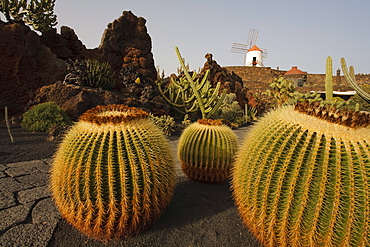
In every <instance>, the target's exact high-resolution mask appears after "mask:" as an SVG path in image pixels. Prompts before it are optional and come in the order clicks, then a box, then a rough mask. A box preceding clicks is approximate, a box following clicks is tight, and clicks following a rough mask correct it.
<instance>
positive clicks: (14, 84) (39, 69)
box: [0, 21, 66, 116]
mask: <svg viewBox="0 0 370 247" xmlns="http://www.w3.org/2000/svg"><path fill="white" fill-rule="evenodd" d="M0 54H1V55H0V79H1V83H0V109H4V107H5V106H7V107H8V109H9V115H10V116H12V115H17V114H18V115H19V114H22V113H23V112H24V111H25V109H26V108H27V106H29V104H30V103H31V100H32V99H33V97H34V94H35V91H36V90H37V89H38V88H40V87H42V86H44V85H48V84H51V83H54V82H55V81H57V80H61V79H62V78H64V75H65V71H66V66H65V63H64V61H62V60H60V59H58V58H57V56H56V55H55V54H54V53H52V52H51V51H50V49H49V48H48V47H46V46H45V45H43V44H42V43H41V41H40V37H39V36H38V35H37V33H36V32H34V31H32V30H31V29H30V28H29V27H28V26H26V25H24V24H20V23H13V24H8V23H4V22H1V21H0ZM1 115H2V114H1Z"/></svg>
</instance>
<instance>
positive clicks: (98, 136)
mask: <svg viewBox="0 0 370 247" xmlns="http://www.w3.org/2000/svg"><path fill="white" fill-rule="evenodd" d="M147 116H148V113H146V112H145V111H142V110H138V109H136V108H133V107H127V106H124V105H110V106H99V107H96V108H94V109H91V110H89V111H87V112H86V113H84V114H83V115H82V116H81V117H80V120H79V122H77V123H76V124H75V125H74V126H73V127H72V128H71V129H70V130H69V132H68V133H67V134H66V136H65V138H64V140H63V141H62V143H61V144H60V146H59V149H58V151H57V152H56V154H55V157H54V160H53V164H52V169H51V187H52V194H53V197H54V199H55V203H56V205H57V207H58V209H59V210H60V212H61V214H62V216H63V217H64V218H65V219H66V220H67V221H68V222H69V223H70V224H71V225H73V226H74V227H76V228H77V229H78V230H80V231H81V232H83V233H84V234H86V235H88V236H90V237H92V238H95V239H98V240H102V241H108V240H111V239H118V238H121V237H128V236H131V235H134V234H137V233H139V232H140V231H142V230H145V229H146V228H148V227H149V226H150V225H151V224H152V223H153V222H154V221H155V220H156V219H158V217H159V216H160V214H161V212H162V211H163V210H164V209H165V208H166V207H167V206H168V204H169V202H170V200H171V198H172V195H173V192H174V187H175V179H176V176H175V165H174V160H173V158H172V155H171V151H170V148H169V144H168V141H167V139H166V138H165V137H164V135H163V132H162V131H160V130H159V129H158V128H157V127H156V126H155V125H154V124H153V123H152V121H150V120H149V119H147Z"/></svg>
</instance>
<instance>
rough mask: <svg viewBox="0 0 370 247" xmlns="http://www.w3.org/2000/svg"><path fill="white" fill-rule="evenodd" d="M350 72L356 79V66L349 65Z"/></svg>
mask: <svg viewBox="0 0 370 247" xmlns="http://www.w3.org/2000/svg"><path fill="white" fill-rule="evenodd" d="M349 74H350V76H351V77H352V78H353V79H354V80H355V78H356V77H355V68H354V67H353V66H349Z"/></svg>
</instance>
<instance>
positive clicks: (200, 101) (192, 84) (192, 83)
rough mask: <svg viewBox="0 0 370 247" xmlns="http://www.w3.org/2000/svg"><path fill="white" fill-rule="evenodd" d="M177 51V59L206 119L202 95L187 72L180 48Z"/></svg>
mask: <svg viewBox="0 0 370 247" xmlns="http://www.w3.org/2000/svg"><path fill="white" fill-rule="evenodd" d="M175 50H176V54H177V57H178V59H179V62H180V64H181V67H182V68H183V70H184V73H185V76H186V78H187V79H188V80H189V83H190V86H191V88H192V89H193V93H194V95H195V97H196V98H197V100H198V104H199V108H200V111H201V113H202V118H205V117H206V115H205V112H204V111H205V109H204V104H203V101H202V98H201V97H200V94H199V92H198V90H197V88H196V86H195V83H194V81H193V79H192V78H191V76H190V74H189V72H188V71H187V69H186V66H185V64H184V60H183V59H182V57H181V54H180V51H179V48H178V47H175Z"/></svg>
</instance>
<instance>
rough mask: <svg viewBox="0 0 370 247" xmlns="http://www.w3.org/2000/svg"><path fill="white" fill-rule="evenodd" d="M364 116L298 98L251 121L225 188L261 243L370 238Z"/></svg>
mask: <svg viewBox="0 0 370 247" xmlns="http://www.w3.org/2000/svg"><path fill="white" fill-rule="evenodd" d="M319 117H320V118H319ZM333 122H335V123H333ZM369 124H370V118H369V114H368V113H361V114H359V113H354V112H349V111H343V112H340V111H338V110H335V109H334V108H333V107H321V108H320V107H319V106H318V105H317V104H308V103H304V104H299V105H296V106H295V108H294V106H285V107H282V108H280V109H277V110H276V111H272V112H269V113H268V114H266V115H265V116H264V117H263V118H261V119H260V120H259V122H258V123H257V124H255V126H253V127H252V129H251V130H250V132H249V133H248V134H247V136H246V138H245V140H244V143H243V146H242V147H241V148H240V150H239V151H238V153H237V158H236V161H235V165H234V168H233V170H232V190H233V195H234V199H235V202H236V205H237V206H238V209H239V212H240V215H241V217H242V219H243V221H244V223H245V224H246V225H247V226H248V228H249V229H250V230H251V231H252V232H253V233H254V234H255V236H256V237H257V238H258V239H260V241H261V242H262V243H263V244H264V245H266V246H279V247H280V246H370V127H369Z"/></svg>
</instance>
